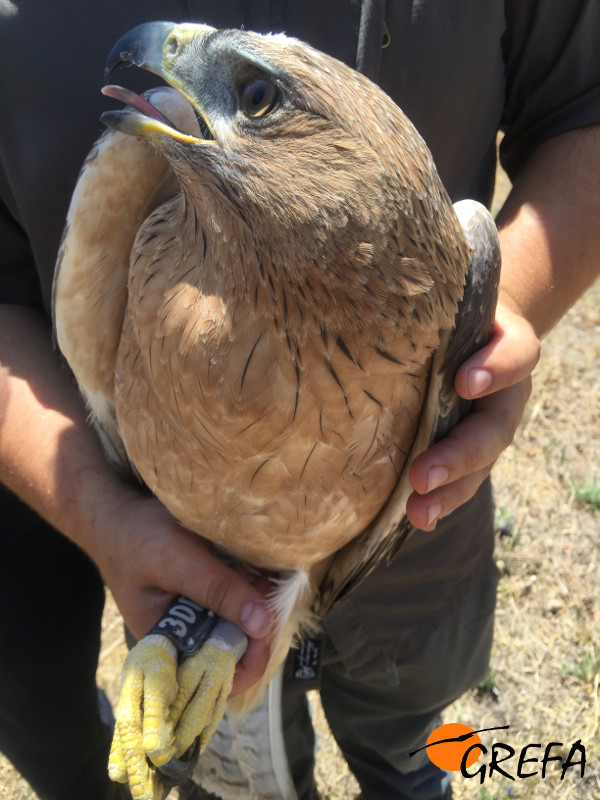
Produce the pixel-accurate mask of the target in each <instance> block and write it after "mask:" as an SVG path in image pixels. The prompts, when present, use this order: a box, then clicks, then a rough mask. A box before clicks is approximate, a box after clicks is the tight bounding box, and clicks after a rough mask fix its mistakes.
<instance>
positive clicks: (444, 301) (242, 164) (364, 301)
mask: <svg viewBox="0 0 600 800" xmlns="http://www.w3.org/2000/svg"><path fill="white" fill-rule="evenodd" d="M121 62H130V63H133V64H135V65H137V66H139V67H142V68H145V69H147V70H150V71H151V72H154V73H156V74H157V75H159V76H161V77H162V78H163V79H164V80H165V81H166V82H167V83H168V84H170V87H172V88H168V87H163V88H160V89H157V90H154V91H151V92H150V93H148V94H147V95H145V96H144V97H140V96H138V95H135V94H134V93H132V92H129V91H127V90H125V89H121V88H118V87H110V88H108V89H106V90H105V92H106V93H107V94H109V95H111V96H112V97H115V98H117V99H120V100H123V101H125V103H126V105H125V107H123V108H121V109H119V110H116V111H109V112H106V113H105V114H104V116H103V119H104V122H105V123H106V124H107V125H108V126H109V130H108V131H107V132H106V133H105V134H104V135H103V136H102V138H101V139H100V140H99V141H98V142H97V143H96V145H95V147H94V149H93V150H92V152H91V154H90V156H89V157H88V159H87V161H86V163H85V165H84V167H83V170H82V173H81V176H80V179H79V182H78V184H77V187H76V189H75V192H74V196H73V200H72V204H71V208H70V211H69V216H68V222H67V227H66V230H65V236H64V239H63V244H62V248H61V253H60V257H59V263H58V268H57V276H56V281H55V291H54V311H55V329H56V337H57V341H58V344H59V346H60V349H61V351H62V352H63V354H64V356H65V357H66V359H67V361H68V363H69V364H70V367H71V369H72V371H73V373H74V375H75V378H76V380H77V382H78V384H79V386H80V389H81V392H82V393H83V396H84V398H85V401H86V403H87V405H88V407H89V410H90V414H91V418H92V420H93V422H94V424H95V426H96V428H97V430H98V432H99V435H100V437H101V439H102V441H103V443H104V446H105V449H106V451H107V454H108V455H109V457H110V459H111V460H112V462H113V463H114V464H115V465H116V466H118V468H120V469H122V470H125V471H128V472H130V473H134V474H135V475H136V476H139V478H140V479H141V480H142V481H143V482H144V483H145V484H146V486H147V487H148V488H149V489H150V490H151V491H152V492H153V493H154V494H155V495H156V496H157V497H158V498H159V499H160V500H161V501H162V502H163V503H164V505H165V506H166V507H167V508H168V509H169V510H170V511H171V512H172V514H173V515H174V516H175V517H176V518H177V519H178V520H179V521H180V522H181V523H182V524H183V525H184V526H185V527H186V528H189V529H190V530H191V531H194V532H196V533H198V534H199V535H201V536H203V537H205V538H206V539H208V540H210V541H211V542H212V543H213V544H214V546H215V548H216V549H217V551H218V552H220V553H222V554H223V555H224V556H226V557H227V558H229V559H233V560H236V561H239V562H242V563H243V564H246V565H249V566H250V567H251V568H253V569H257V570H261V571H264V572H266V573H267V574H269V575H271V576H273V578H274V588H273V598H272V602H273V608H274V609H275V611H276V615H277V625H276V631H275V634H274V637H273V642H272V657H271V662H270V665H269V668H268V671H267V674H266V675H265V677H264V681H262V682H261V683H260V685H258V686H257V687H254V688H253V690H251V691H250V692H249V693H247V695H246V696H245V697H242V698H241V700H240V701H239V702H238V706H239V707H241V710H244V709H247V708H249V707H251V706H252V704H253V703H254V702H256V700H257V698H259V697H260V695H261V692H262V690H263V689H264V686H265V685H266V683H267V682H268V680H269V679H270V678H271V676H272V675H273V673H274V671H275V670H276V669H277V667H278V666H279V664H280V663H281V662H282V660H283V659H284V658H285V655H286V652H287V650H288V648H289V645H290V642H291V641H292V637H293V636H294V635H295V634H296V633H297V632H298V630H299V629H300V628H301V627H302V626H303V625H310V624H312V623H313V622H314V620H315V619H318V617H319V616H321V615H322V614H323V613H324V612H325V611H326V610H327V608H329V607H330V606H331V604H332V603H333V602H334V601H335V600H336V598H338V597H339V596H340V595H341V594H342V593H344V592H346V591H348V590H349V589H350V588H351V587H352V586H353V585H354V584H355V583H356V582H357V581H358V580H360V579H361V578H362V577H363V576H364V575H365V574H367V573H368V572H369V571H370V570H371V569H372V568H373V566H374V565H376V564H377V563H378V562H379V561H380V560H381V559H382V558H387V557H390V556H391V555H392V554H393V553H394V552H395V551H396V550H397V549H398V547H399V544H400V543H401V542H402V540H403V538H404V537H405V536H406V534H407V530H408V528H407V524H406V520H405V518H404V511H405V504H406V499H407V497H408V495H409V493H410V489H409V487H408V482H407V467H408V464H409V463H410V460H411V459H412V458H413V457H414V456H415V455H416V454H417V453H419V452H421V451H422V450H423V449H425V448H426V447H427V446H428V445H429V444H430V442H431V441H432V440H433V439H435V438H439V437H440V436H442V435H443V434H444V433H445V432H446V431H447V430H448V429H449V428H450V427H451V426H452V425H453V424H454V423H455V421H456V419H457V418H458V416H459V415H460V413H462V411H463V410H464V409H461V406H460V403H459V402H457V397H456V395H455V393H454V389H453V377H454V373H455V371H456V368H457V366H458V365H459V364H460V363H461V362H462V360H463V359H464V358H465V357H466V356H467V355H468V354H469V353H470V352H472V351H473V350H475V349H477V348H478V347H480V346H481V345H482V343H483V342H484V341H485V340H486V337H487V336H488V333H489V330H490V325H491V320H492V319H493V313H494V304H495V293H496V282H497V275H496V271H497V262H498V256H497V252H498V246H497V239H496V232H495V227H494V225H493V222H492V221H491V219H490V217H489V215H488V214H487V212H486V211H485V209H483V208H482V207H480V206H478V205H477V204H472V203H468V202H467V203H466V205H464V204H460V205H462V208H457V209H455V208H453V206H452V204H451V202H450V201H449V199H448V197H447V195H446V192H445V190H444V188H443V186H442V184H441V182H440V180H439V178H438V176H437V173H436V170H435V167H434V164H433V161H432V157H431V155H430V153H429V151H428V150H427V148H426V146H425V144H424V143H423V141H422V139H421V138H420V137H419V135H418V134H417V132H416V131H415V129H414V127H413V126H412V125H411V123H410V122H409V121H408V119H407V118H406V117H405V116H404V115H403V113H402V112H401V111H400V110H399V109H398V108H397V106H396V105H395V104H394V103H393V102H392V101H391V100H390V99H389V98H388V97H387V96H386V95H385V94H384V93H383V92H382V91H381V90H380V89H378V88H377V87H376V86H375V85H374V84H372V83H371V82H370V81H369V80H367V79H366V78H364V77H363V76H362V75H360V74H358V73H356V72H354V71H353V70H351V69H349V68H348V67H346V66H344V65H343V64H341V63H339V62H338V61H336V60H334V59H332V58H330V57H328V56H326V55H323V54H322V53H319V52H317V51H315V50H314V49H312V48H311V47H309V46H307V45H305V44H303V43H301V42H299V41H296V40H294V39H290V38H287V37H285V36H283V35H271V36H261V35H258V34H254V33H250V32H246V31H238V30H215V29H213V28H209V27H207V26H203V25H191V24H182V25H175V24H171V23H162V22H160V23H158V22H157V23H148V24H144V25H142V26H139V27H138V28H136V29H134V30H133V31H130V32H129V33H128V34H126V35H125V36H124V37H123V38H122V39H121V40H120V41H119V42H118V43H117V45H116V46H115V48H114V50H113V52H112V54H111V56H110V57H109V65H108V69H109V72H110V71H112V69H113V68H114V67H115V66H117V65H118V64H119V63H121ZM459 216H460V217H461V221H459ZM461 222H462V224H461ZM465 287H466V288H465ZM400 557H401V556H400ZM182 591H183V593H184V594H185V587H182ZM163 638H164V637H161V636H156V635H153V636H151V637H150V638H149V640H148V641H147V640H142V641H141V642H140V643H139V644H138V645H137V646H136V648H134V650H133V651H132V653H131V655H130V657H129V658H128V662H127V663H126V667H125V681H124V689H123V694H122V699H121V703H120V706H119V709H118V710H117V727H116V735H115V745H114V748H113V754H112V756H111V767H110V769H111V775H112V776H113V777H114V778H115V779H116V780H120V781H125V780H129V781H130V783H131V786H132V789H133V792H134V796H135V797H138V798H144V799H147V798H152V797H153V796H154V797H157V796H159V794H158V793H159V792H160V786H159V783H158V781H157V778H156V777H155V775H154V774H153V772H152V771H150V772H149V767H148V766H147V762H146V757H145V756H146V754H147V755H148V756H149V758H150V759H151V761H152V762H153V764H154V765H157V766H160V765H162V764H164V763H165V762H166V761H168V760H169V759H170V758H171V757H173V756H175V757H177V756H180V755H181V754H182V753H183V752H184V751H185V750H186V748H187V747H188V746H189V745H190V743H191V742H192V741H193V740H194V739H195V738H196V737H197V736H198V735H201V736H202V741H203V742H204V741H206V739H207V738H208V736H210V734H211V732H212V731H213V730H214V727H215V726H216V724H217V722H218V720H219V718H220V716H221V714H222V705H223V701H224V699H225V698H226V695H227V693H228V690H229V686H230V681H231V677H232V675H233V671H234V668H235V656H234V655H233V654H232V653H231V651H230V650H228V649H227V648H226V647H225V646H224V645H223V643H222V642H218V641H217V642H216V643H215V642H213V644H212V645H210V641H211V640H209V643H208V645H205V646H204V647H203V648H202V649H201V650H200V652H199V653H198V654H197V655H195V656H192V657H191V658H190V659H188V661H187V662H184V663H183V664H182V665H181V667H180V668H179V673H176V671H175V669H176V658H177V653H176V652H175V648H174V646H173V645H172V644H171V643H170V642H169V641H168V640H166V639H165V640H164V642H161V641H160V640H161V639H163ZM211 647H212V649H211ZM195 662H197V664H200V667H198V668H197V669H196V671H194V669H193V668H192V667H188V666H187V665H188V664H190V663H191V664H192V665H193V664H194V663H195ZM184 668H187V669H188V672H187V673H186V674H187V677H185V676H183V673H182V670H183V669H184ZM207 674H208V675H209V679H208V680H207V679H206V675H207ZM144 675H146V676H148V675H152V676H153V678H154V679H156V678H157V676H158V677H159V678H160V680H163V683H160V680H157V682H155V683H154V684H152V685H150V684H148V685H147V687H146V688H147V693H146V696H145V698H144V703H145V711H146V719H145V720H144V719H143V716H144V709H140V698H141V696H142V688H141V686H142V682H143V680H144ZM190 675H191V676H192V677H191V678H190ZM199 675H203V676H204V677H203V678H202V680H204V681H205V682H204V684H203V686H204V687H207V688H205V689H203V688H201V690H200V691H199V692H196V688H197V685H198V683H199V682H200V677H198V676H199ZM194 676H195V677H194ZM190 682H191V684H192V685H191V686H190V685H189V684H190ZM147 683H148V682H147ZM177 683H179V686H180V696H179V697H178V699H177V700H176V701H175V702H174V701H173V698H174V692H175V691H176V689H177ZM184 684H185V688H184V689H182V686H183V685H184ZM148 686H150V688H148ZM152 687H154V688H152ZM165 687H167V688H165ZM182 691H183V695H181V692H182ZM148 692H149V693H150V694H148ZM152 692H154V695H152ZM190 697H192V699H191V700H190ZM188 701H189V705H188V706H187V709H186V710H185V711H184V712H183V708H184V707H185V706H186V704H187V703H188ZM150 707H152V709H153V710H152V715H150V712H149V710H148V709H149V708H150ZM157 709H158V710H157ZM170 709H171V717H169V712H170ZM173 709H175V711H174V710H173ZM182 712H183V716H182V717H181V718H179V716H180V715H181V714H182ZM150 717H151V718H150ZM142 726H145V728H144V732H143V735H142ZM174 727H175V731H174V730H173V728H174ZM132 743H133V744H132Z"/></svg>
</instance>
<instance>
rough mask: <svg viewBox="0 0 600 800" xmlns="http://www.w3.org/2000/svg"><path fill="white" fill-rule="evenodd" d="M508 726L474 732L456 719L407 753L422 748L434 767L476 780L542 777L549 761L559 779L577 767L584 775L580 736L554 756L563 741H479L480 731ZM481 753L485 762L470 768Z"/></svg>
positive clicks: (419, 750)
mask: <svg viewBox="0 0 600 800" xmlns="http://www.w3.org/2000/svg"><path fill="white" fill-rule="evenodd" d="M508 728H510V725H501V726H499V727H496V728H482V729H480V730H477V731H476V730H473V728H470V727H469V726H468V725H463V724H462V723H460V722H451V723H448V724H447V725H440V727H439V728H436V729H435V730H434V731H432V732H431V734H430V735H429V738H428V739H427V744H426V745H425V747H421V748H419V749H418V750H413V751H412V752H410V753H409V756H411V757H412V756H414V755H415V754H416V753H419V752H421V750H426V751H427V755H428V757H429V760H430V761H432V762H433V763H434V764H436V766H438V767H440V768H441V769H445V770H449V771H451V772H460V773H461V775H462V776H463V778H479V782H480V783H483V782H484V781H485V780H486V778H491V777H492V776H493V775H494V773H497V774H498V775H502V776H503V777H504V778H509V779H510V780H511V781H514V780H524V779H526V778H533V777H534V775H541V778H542V779H544V778H546V775H547V773H548V765H549V764H552V763H558V764H560V770H561V773H560V779H561V780H563V778H564V777H565V775H566V773H567V771H569V770H572V769H576V770H579V777H580V778H583V776H584V775H585V765H586V760H585V747H584V745H583V744H582V743H581V739H577V741H576V742H573V744H572V745H570V750H569V753H568V755H567V757H566V758H563V757H562V756H561V755H558V750H559V749H563V748H564V744H563V742H548V743H547V744H545V745H543V744H541V743H539V742H537V743H532V744H527V745H525V746H524V747H521V748H520V749H519V750H518V749H517V748H516V747H513V746H512V745H510V744H505V743H503V742H494V744H493V745H492V746H491V748H489V749H488V748H487V747H485V746H484V745H483V744H482V743H481V739H480V738H479V734H480V733H485V732H487V731H499V730H508ZM563 752H564V749H563ZM482 756H484V757H485V761H484V762H482V763H481V764H480V765H479V766H478V767H477V768H474V766H475V764H476V763H477V761H479V760H480V758H481V757H482Z"/></svg>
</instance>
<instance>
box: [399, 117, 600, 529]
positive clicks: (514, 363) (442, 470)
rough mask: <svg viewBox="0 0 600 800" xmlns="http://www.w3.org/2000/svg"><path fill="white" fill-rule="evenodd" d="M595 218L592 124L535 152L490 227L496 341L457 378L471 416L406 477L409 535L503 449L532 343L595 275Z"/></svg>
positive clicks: (465, 490)
mask: <svg viewBox="0 0 600 800" xmlns="http://www.w3.org/2000/svg"><path fill="white" fill-rule="evenodd" d="M599 218H600V125H589V126H586V127H581V128H574V129H572V130H570V131H568V132H566V133H563V134H560V135H558V136H555V137H553V138H552V139H549V140H547V141H546V142H544V143H543V144H541V145H540V146H539V147H538V148H537V149H536V150H535V151H534V152H533V153H532V155H531V156H530V158H529V159H528V160H527V162H526V163H525V164H524V166H523V167H522V169H521V170H520V172H519V174H518V176H517V177H516V179H515V182H514V185H513V189H512V191H511V193H510V195H509V197H508V199H507V201H506V203H505V205H504V207H503V209H502V211H501V212H500V214H499V216H498V220H497V223H498V227H499V233H500V244H501V250H502V262H503V263H502V274H501V282H500V298H499V303H498V311H497V316H496V326H495V331H494V336H493V338H492V341H491V342H490V344H489V345H487V347H485V348H483V349H482V350H480V351H479V352H477V353H476V354H475V355H474V356H472V357H471V358H470V359H468V360H467V361H466V362H465V364H463V365H462V367H461V368H460V370H459V371H458V373H457V376H456V388H457V391H458V392H459V394H460V395H461V396H462V397H465V398H467V399H473V400H474V402H473V406H472V409H471V411H470V413H469V414H468V415H467V416H466V417H465V419H464V420H462V421H461V423H459V425H457V426H456V427H455V428H454V430H453V431H452V432H451V433H450V434H449V436H448V437H446V438H445V439H443V440H441V441H440V442H438V443H437V444H435V445H434V446H433V447H431V448H430V449H429V450H427V451H426V452H425V453H423V454H422V455H421V456H419V457H418V458H417V459H415V461H414V462H413V464H412V466H411V469H410V480H411V484H412V486H413V488H414V490H415V492H413V494H412V495H411V497H410V498H409V501H408V505H407V513H408V516H409V519H410V521H411V522H412V523H413V524H414V525H415V526H416V527H418V528H420V529H422V530H433V529H434V527H435V523H436V521H437V519H439V518H440V517H443V516H446V515H447V514H449V513H450V512H452V511H453V510H454V509H455V508H457V507H458V506H460V505H462V504H463V503H464V502H466V501H467V500H468V499H469V498H470V497H472V496H473V494H474V493H475V491H476V490H477V488H478V487H479V486H480V484H481V483H482V482H483V480H484V479H485V478H486V477H487V476H488V475H489V473H490V471H491V468H492V466H493V464H494V462H495V461H496V459H497V458H498V456H499V455H500V453H501V452H502V451H503V450H504V449H505V448H506V447H507V446H508V445H509V444H510V443H511V441H512V439H513V437H514V433H515V431H516V428H517V426H518V424H519V421H520V419H521V416H522V414H523V410H524V408H525V405H526V403H527V399H528V397H529V394H530V391H531V372H532V370H533V368H534V367H535V364H536V363H537V360H538V357H539V348H540V344H539V340H540V339H541V338H542V337H543V336H544V335H545V334H546V333H547V332H548V331H549V330H550V329H551V328H552V327H553V326H554V325H555V324H556V322H557V321H558V320H559V319H560V317H561V316H562V315H563V314H564V313H565V312H566V311H567V309H568V308H569V307H570V306H571V305H572V304H573V302H575V300H576V299H577V298H578V297H579V296H580V295H581V294H582V293H583V292H584V291H585V289H586V288H587V287H588V286H590V285H591V284H592V283H593V281H594V279H595V278H596V277H597V276H598V274H599V273H600V256H599V253H600V228H599V226H598V222H597V221H598V219H599ZM486 383H487V385H486Z"/></svg>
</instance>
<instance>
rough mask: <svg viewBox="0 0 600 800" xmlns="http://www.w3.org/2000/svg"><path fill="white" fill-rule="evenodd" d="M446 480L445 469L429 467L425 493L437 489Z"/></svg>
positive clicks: (446, 473) (446, 472) (446, 471)
mask: <svg viewBox="0 0 600 800" xmlns="http://www.w3.org/2000/svg"><path fill="white" fill-rule="evenodd" d="M447 480H448V470H447V469H446V467H430V468H429V469H428V470H427V491H428V492H431V491H433V490H434V489H437V487H438V486H441V485H442V484H443V483H445V482H446V481H447Z"/></svg>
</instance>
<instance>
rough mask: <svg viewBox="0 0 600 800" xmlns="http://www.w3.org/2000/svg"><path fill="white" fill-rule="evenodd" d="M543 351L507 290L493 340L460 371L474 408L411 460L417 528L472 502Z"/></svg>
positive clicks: (462, 389) (461, 389)
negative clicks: (508, 295) (471, 499)
mask: <svg viewBox="0 0 600 800" xmlns="http://www.w3.org/2000/svg"><path fill="white" fill-rule="evenodd" d="M539 354H540V342H539V339H538V338H537V336H536V334H535V332H534V330H533V328H532V326H531V325H530V324H529V322H527V320H526V319H524V318H523V316H522V315H521V314H520V313H519V311H518V309H517V307H516V305H515V304H514V303H513V302H512V301H511V300H510V298H509V297H506V296H501V299H500V300H499V302H498V308H497V311H496V322H495V325H494V331H493V336H492V340H491V341H490V343H489V344H488V345H487V346H486V347H484V348H482V349H481V350H479V351H478V352H477V353H475V354H474V355H473V356H471V358H469V359H468V360H467V361H466V362H465V363H464V364H463V365H462V366H461V368H460V369H459V370H458V373H457V375H456V380H455V386H456V390H457V392H458V393H459V395H460V396H461V397H464V398H465V399H468V400H473V404H472V406H471V409H470V411H469V413H468V414H467V415H466V416H465V417H464V419H462V420H461V421H460V422H459V423H458V425H456V426H455V427H454V428H453V429H452V430H451V431H450V433H449V434H448V436H447V437H446V438H444V439H441V440H440V441H439V442H436V444H434V445H433V446H432V447H430V448H429V449H428V450H426V451H425V452H424V453H422V454H421V455H420V456H418V457H417V458H416V459H415V460H414V461H413V463H412V464H411V466H410V470H409V479H410V483H411V485H412V487H413V489H414V490H415V491H414V492H413V493H412V495H411V496H410V497H409V499H408V502H407V506H406V514H407V516H408V519H409V520H410V522H411V523H412V524H413V525H414V526H415V527H416V528H419V529H420V530H424V531H432V530H433V529H434V528H435V526H436V523H437V521H438V519H440V518H441V517H445V516H447V515H448V514H450V513H451V512H452V511H454V510H455V509H456V508H458V507H459V506H461V505H462V504H463V503H466V502H467V500H469V499H470V498H471V497H472V496H473V495H474V494H475V492H476V491H477V489H478V488H479V486H480V485H481V484H482V483H483V481H484V480H485V478H486V477H487V476H488V475H489V474H490V471H491V469H492V466H493V465H494V462H495V461H496V459H497V458H498V456H499V455H500V453H501V452H502V451H503V450H504V449H505V448H506V447H508V445H509V444H510V443H511V442H512V440H513V437H514V434H515V431H516V429H517V426H518V425H519V422H520V420H521V417H522V415H523V411H524V409H525V405H526V403H527V400H528V399H529V395H530V393H531V373H532V371H533V369H534V367H535V365H536V364H537V361H538V359H539Z"/></svg>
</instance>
